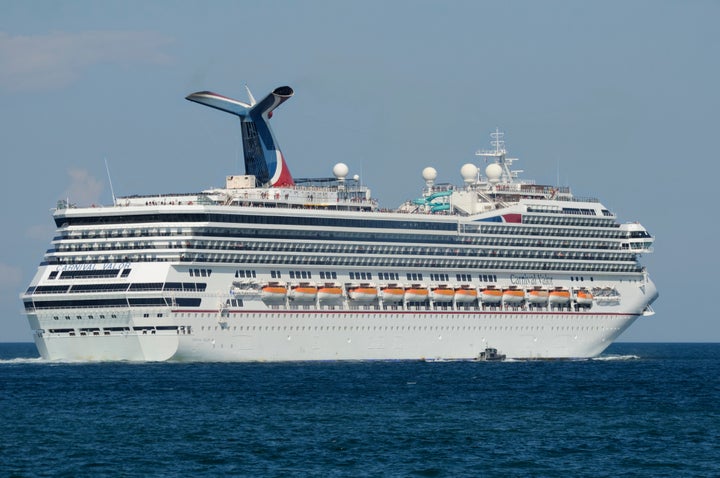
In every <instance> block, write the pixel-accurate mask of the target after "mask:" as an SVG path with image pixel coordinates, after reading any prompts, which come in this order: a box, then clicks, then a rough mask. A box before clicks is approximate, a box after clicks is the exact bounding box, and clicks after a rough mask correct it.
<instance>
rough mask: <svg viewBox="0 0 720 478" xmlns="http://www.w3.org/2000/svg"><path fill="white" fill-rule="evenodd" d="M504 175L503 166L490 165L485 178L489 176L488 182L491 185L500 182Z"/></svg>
mask: <svg viewBox="0 0 720 478" xmlns="http://www.w3.org/2000/svg"><path fill="white" fill-rule="evenodd" d="M502 173H503V170H502V166H500V165H499V164H497V163H492V164H488V166H487V168H485V176H487V178H488V181H490V182H491V183H497V182H499V181H500V178H501V177H502Z"/></svg>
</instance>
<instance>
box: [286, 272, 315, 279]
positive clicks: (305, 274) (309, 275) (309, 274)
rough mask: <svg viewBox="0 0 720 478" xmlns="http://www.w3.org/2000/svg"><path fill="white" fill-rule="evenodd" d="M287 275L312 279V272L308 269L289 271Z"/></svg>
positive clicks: (294, 277) (292, 277) (293, 277)
mask: <svg viewBox="0 0 720 478" xmlns="http://www.w3.org/2000/svg"><path fill="white" fill-rule="evenodd" d="M288 275H289V276H290V278H291V279H312V272H310V271H290V272H288Z"/></svg>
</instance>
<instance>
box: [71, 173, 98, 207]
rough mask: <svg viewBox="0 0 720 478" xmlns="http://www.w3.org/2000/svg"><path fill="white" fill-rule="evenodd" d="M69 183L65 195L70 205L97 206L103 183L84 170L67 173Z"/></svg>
mask: <svg viewBox="0 0 720 478" xmlns="http://www.w3.org/2000/svg"><path fill="white" fill-rule="evenodd" d="M68 175H69V176H70V179H71V182H70V187H69V188H68V190H67V191H66V193H65V195H66V197H67V198H68V199H70V202H71V203H72V204H77V205H78V206H89V205H91V204H98V203H99V202H100V197H101V195H102V192H103V182H102V181H100V180H99V179H97V178H95V177H93V176H92V175H91V174H90V173H88V172H87V171H85V170H84V169H71V170H70V171H68Z"/></svg>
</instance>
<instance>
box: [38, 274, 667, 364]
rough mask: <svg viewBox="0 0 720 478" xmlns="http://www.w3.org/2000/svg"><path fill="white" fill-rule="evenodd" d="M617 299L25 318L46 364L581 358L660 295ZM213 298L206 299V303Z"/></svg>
mask: <svg viewBox="0 0 720 478" xmlns="http://www.w3.org/2000/svg"><path fill="white" fill-rule="evenodd" d="M218 276H219V274H218ZM215 281H216V282H218V283H221V282H222V281H223V279H222V277H218V278H216V279H215ZM621 294H622V295H621V297H622V300H618V301H613V302H610V303H609V304H606V305H603V304H600V305H595V306H594V307H593V308H592V309H591V310H585V309H581V308H580V309H577V310H568V309H563V310H552V308H551V306H550V305H549V306H548V307H546V308H545V310H537V308H531V307H530V304H529V303H528V305H527V306H525V307H514V306H500V305H494V304H488V305H485V306H484V305H483V304H482V303H477V304H476V305H475V306H467V305H466V304H458V305H455V306H453V305H448V304H445V303H438V304H432V303H428V304H427V305H425V306H404V305H397V304H389V305H387V306H383V305H382V304H381V303H378V304H375V305H359V306H355V305H354V306H352V307H351V306H350V305H349V304H353V301H350V300H348V301H347V302H345V303H344V304H343V305H337V306H321V307H319V308H318V307H316V306H315V305H295V306H292V307H281V306H278V305H269V306H267V305H264V304H263V302H262V300H261V299H260V297H261V295H260V293H259V292H254V291H241V292H237V291H236V292H233V293H232V294H231V295H228V297H230V296H232V297H236V298H237V297H243V298H244V299H243V301H242V304H243V305H242V307H232V306H229V307H225V306H223V307H220V308H216V309H211V308H208V307H202V306H201V307H200V308H197V309H181V308H173V307H154V308H142V309H139V310H138V311H137V312H136V311H132V310H131V309H127V310H125V312H124V313H120V311H119V310H117V309H115V310H113V309H106V310H102V309H97V310H87V309H85V310H82V311H63V312H62V314H65V315H58V311H57V310H50V311H47V312H42V311H36V312H35V313H28V318H29V320H30V325H31V327H32V328H33V329H34V330H35V331H36V333H35V335H34V338H35V343H36V345H37V348H38V350H39V352H40V354H41V356H42V357H43V358H44V359H47V360H67V361H109V360H127V361H168V360H172V361H241V362H247V361H312V360H418V359H448V360H454V359H474V358H476V357H477V356H478V354H479V353H480V352H481V351H483V350H484V349H485V348H486V347H493V348H497V349H498V350H500V351H502V353H503V354H505V355H506V356H507V357H508V358H514V359H550V358H584V357H594V356H596V355H598V354H600V353H601V352H602V351H603V350H605V349H606V348H607V347H608V346H609V345H610V344H611V343H612V342H613V341H614V340H615V339H616V338H617V337H618V336H619V335H620V334H621V333H622V332H623V331H624V330H625V329H627V328H628V327H629V326H630V325H631V324H632V323H633V322H634V321H635V319H636V318H638V317H639V316H641V315H642V313H643V310H645V308H646V306H647V304H649V303H650V302H651V301H652V300H654V299H655V297H656V296H657V292H656V290H655V286H654V284H653V283H652V282H651V281H649V279H648V280H647V282H645V283H643V284H641V285H636V284H627V285H626V286H625V288H624V289H622V290H621ZM219 299H222V298H219V297H218V292H214V293H207V294H205V298H204V299H203V305H204V304H217V303H220V302H223V300H219ZM237 303H239V302H236V304H237ZM113 313H114V314H113ZM76 314H77V315H76ZM111 314H112V315H114V316H115V317H114V318H112V319H110V318H109V317H111ZM68 317H69V318H68ZM76 317H77V318H76ZM100 317H103V318H100ZM75 322H76V323H75ZM68 324H69V325H68Z"/></svg>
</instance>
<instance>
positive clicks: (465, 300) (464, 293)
mask: <svg viewBox="0 0 720 478" xmlns="http://www.w3.org/2000/svg"><path fill="white" fill-rule="evenodd" d="M476 300H477V291H476V290H475V289H471V288H470V287H467V286H464V287H460V288H458V289H455V303H457V304H469V303H471V302H475V301H476Z"/></svg>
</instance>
